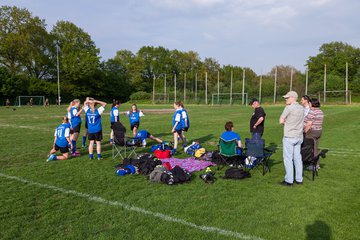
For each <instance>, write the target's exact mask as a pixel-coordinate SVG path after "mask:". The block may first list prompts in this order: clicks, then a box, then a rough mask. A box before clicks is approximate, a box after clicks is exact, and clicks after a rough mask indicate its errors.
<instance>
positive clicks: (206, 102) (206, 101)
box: [205, 72, 208, 105]
mask: <svg viewBox="0 0 360 240" xmlns="http://www.w3.org/2000/svg"><path fill="white" fill-rule="evenodd" d="M205 104H206V105H207V104H208V99H207V72H205Z"/></svg>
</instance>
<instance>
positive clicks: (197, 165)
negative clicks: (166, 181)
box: [161, 157, 214, 172]
mask: <svg viewBox="0 0 360 240" xmlns="http://www.w3.org/2000/svg"><path fill="white" fill-rule="evenodd" d="M161 161H162V162H168V163H170V165H171V168H173V167H175V166H176V165H178V166H179V167H182V168H185V169H186V170H188V171H189V172H196V171H200V170H202V169H204V168H207V167H209V166H212V165H214V164H213V163H212V162H209V161H199V160H196V159H195V158H194V157H190V158H185V159H179V158H164V159H161Z"/></svg>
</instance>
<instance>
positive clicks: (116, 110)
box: [110, 100, 120, 144]
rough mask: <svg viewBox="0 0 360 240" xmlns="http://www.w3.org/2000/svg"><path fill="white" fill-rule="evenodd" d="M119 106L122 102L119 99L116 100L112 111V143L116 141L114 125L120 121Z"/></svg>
mask: <svg viewBox="0 0 360 240" xmlns="http://www.w3.org/2000/svg"><path fill="white" fill-rule="evenodd" d="M119 106H120V102H119V101H118V100H114V101H113V104H112V107H111V111H110V128H111V132H110V144H113V143H114V131H113V125H114V123H116V122H120V114H119Z"/></svg>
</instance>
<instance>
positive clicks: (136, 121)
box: [125, 103, 145, 137]
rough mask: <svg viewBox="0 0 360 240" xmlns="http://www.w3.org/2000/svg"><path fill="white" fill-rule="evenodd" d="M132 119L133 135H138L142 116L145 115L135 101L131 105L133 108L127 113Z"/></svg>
mask: <svg viewBox="0 0 360 240" xmlns="http://www.w3.org/2000/svg"><path fill="white" fill-rule="evenodd" d="M125 115H126V116H128V117H129V120H130V129H131V131H132V132H133V137H135V136H136V132H137V130H138V129H139V126H140V118H141V117H143V116H145V115H144V113H143V112H142V111H141V110H138V108H137V105H136V104H135V103H134V104H133V105H131V110H130V111H127V112H126V113H125Z"/></svg>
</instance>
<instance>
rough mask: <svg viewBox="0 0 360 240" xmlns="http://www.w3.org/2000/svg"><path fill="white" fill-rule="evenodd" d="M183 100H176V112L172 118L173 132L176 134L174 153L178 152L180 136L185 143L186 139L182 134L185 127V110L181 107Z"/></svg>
mask: <svg viewBox="0 0 360 240" xmlns="http://www.w3.org/2000/svg"><path fill="white" fill-rule="evenodd" d="M181 104H182V103H181V101H177V102H174V105H173V107H174V109H175V112H174V115H173V118H172V126H173V127H172V130H171V132H172V134H173V135H174V149H173V151H172V154H173V155H174V154H176V148H177V145H178V141H179V140H178V138H179V137H180V138H181V139H182V141H183V143H184V139H183V134H182V129H183V122H184V120H183V118H182V112H183V109H182V108H181Z"/></svg>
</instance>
